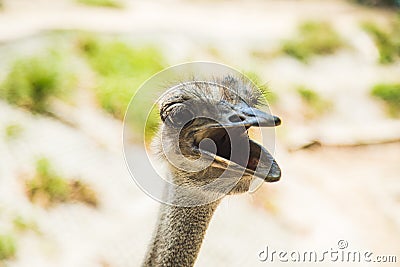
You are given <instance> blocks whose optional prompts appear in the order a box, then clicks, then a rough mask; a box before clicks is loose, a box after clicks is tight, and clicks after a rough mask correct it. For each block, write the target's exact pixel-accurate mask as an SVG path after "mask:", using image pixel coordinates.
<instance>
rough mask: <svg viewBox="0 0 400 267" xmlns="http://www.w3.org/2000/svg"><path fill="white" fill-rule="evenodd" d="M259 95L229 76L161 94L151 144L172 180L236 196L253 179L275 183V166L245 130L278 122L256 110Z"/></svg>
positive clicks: (279, 174) (277, 170) (182, 84)
mask: <svg viewBox="0 0 400 267" xmlns="http://www.w3.org/2000/svg"><path fill="white" fill-rule="evenodd" d="M261 99H262V97H261V94H260V93H259V90H258V89H257V88H255V86H254V85H253V84H252V83H249V82H245V81H243V80H241V79H237V78H234V77H231V76H227V77H224V78H221V79H215V80H213V81H203V82H199V81H193V82H187V83H181V84H179V85H177V86H175V87H172V88H171V89H170V90H168V91H167V92H166V93H164V95H162V96H161V98H160V99H159V107H160V117H161V119H162V122H163V123H162V126H161V129H160V131H159V134H158V136H157V138H156V142H155V144H156V148H157V150H158V154H160V155H161V156H162V157H163V158H164V159H165V160H166V162H168V168H169V170H170V173H171V174H172V175H171V178H172V179H173V182H174V183H175V184H178V185H179V186H186V187H197V188H199V187H201V188H202V190H203V191H205V192H219V193H224V194H235V193H242V192H246V191H248V190H249V186H250V182H251V180H252V179H253V178H259V179H263V180H264V181H266V182H275V181H278V180H279V179H280V176H281V171H280V168H279V166H278V164H277V163H276V161H275V160H274V158H273V157H272V156H271V154H270V153H268V151H267V150H266V149H265V148H264V147H262V146H261V145H260V144H258V143H256V142H255V141H253V140H252V139H250V138H249V135H248V132H247V130H248V129H249V128H250V127H252V126H255V127H274V126H277V125H279V124H280V123H281V122H280V119H279V118H278V117H275V116H272V115H270V114H268V113H265V112H263V111H261V110H260V109H258V108H257V107H260V106H261V105H262V104H263V103H262V101H261Z"/></svg>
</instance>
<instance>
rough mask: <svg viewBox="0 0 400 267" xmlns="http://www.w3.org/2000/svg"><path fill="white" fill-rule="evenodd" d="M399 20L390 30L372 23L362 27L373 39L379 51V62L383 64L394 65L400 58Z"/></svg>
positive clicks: (399, 19)
mask: <svg viewBox="0 0 400 267" xmlns="http://www.w3.org/2000/svg"><path fill="white" fill-rule="evenodd" d="M397 20H398V21H397V22H395V23H393V26H392V27H391V28H390V29H388V30H384V29H382V28H380V27H379V26H378V25H376V24H374V23H371V22H367V23H364V24H363V25H362V27H363V29H364V30H365V31H366V32H367V33H368V34H369V35H370V36H371V37H372V38H373V40H374V42H375V44H376V46H377V48H378V50H379V62H380V63H382V64H388V63H393V62H394V61H396V60H397V59H399V58H400V17H399V18H398V19H397Z"/></svg>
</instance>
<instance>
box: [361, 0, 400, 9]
mask: <svg viewBox="0 0 400 267" xmlns="http://www.w3.org/2000/svg"><path fill="white" fill-rule="evenodd" d="M355 2H357V3H359V4H363V5H368V6H397V7H399V6H400V1H399V0H355Z"/></svg>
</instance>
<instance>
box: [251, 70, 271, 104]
mask: <svg viewBox="0 0 400 267" xmlns="http://www.w3.org/2000/svg"><path fill="white" fill-rule="evenodd" d="M245 75H246V76H247V78H249V79H250V80H251V81H252V82H253V83H254V84H255V85H256V86H257V88H258V89H259V90H260V91H261V92H262V94H263V97H264V98H265V100H267V102H268V104H269V105H270V104H276V102H277V101H278V95H277V94H276V93H274V92H272V91H269V90H268V86H267V85H266V84H265V83H263V82H262V80H261V78H260V76H259V75H258V74H257V73H255V72H245Z"/></svg>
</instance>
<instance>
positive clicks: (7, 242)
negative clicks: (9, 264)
mask: <svg viewBox="0 0 400 267" xmlns="http://www.w3.org/2000/svg"><path fill="white" fill-rule="evenodd" d="M16 252H17V245H16V242H15V239H14V237H13V236H11V235H5V234H1V235H0V261H3V260H9V259H12V258H14V257H15V254H16Z"/></svg>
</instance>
